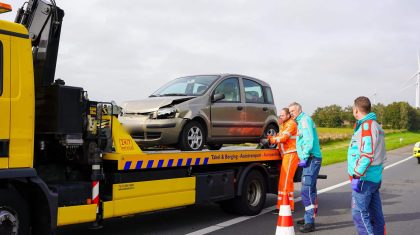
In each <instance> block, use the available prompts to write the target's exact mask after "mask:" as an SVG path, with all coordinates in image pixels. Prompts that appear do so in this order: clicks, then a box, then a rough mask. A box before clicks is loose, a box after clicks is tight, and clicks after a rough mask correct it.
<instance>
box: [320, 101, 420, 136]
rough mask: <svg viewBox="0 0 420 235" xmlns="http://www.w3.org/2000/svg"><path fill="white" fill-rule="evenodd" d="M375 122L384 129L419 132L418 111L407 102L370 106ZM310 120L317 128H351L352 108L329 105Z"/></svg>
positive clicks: (419, 110) (354, 120)
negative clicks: (374, 114) (374, 115)
mask: <svg viewBox="0 0 420 235" xmlns="http://www.w3.org/2000/svg"><path fill="white" fill-rule="evenodd" d="M372 112H375V113H376V117H377V121H378V123H380V124H381V125H382V127H383V128H386V129H407V130H420V109H416V108H414V107H412V106H410V105H409V104H408V103H407V102H394V103H391V104H388V105H384V104H381V103H378V104H376V105H373V106H372ZM312 119H313V120H314V122H315V123H316V124H317V126H319V127H334V128H336V127H353V125H354V123H355V122H356V119H355V118H354V117H353V108H352V106H347V107H341V106H339V105H336V104H334V105H329V106H325V107H319V108H317V109H316V110H315V112H314V113H313V114H312Z"/></svg>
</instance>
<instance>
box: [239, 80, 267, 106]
mask: <svg viewBox="0 0 420 235" xmlns="http://www.w3.org/2000/svg"><path fill="white" fill-rule="evenodd" d="M243 81H244V89H245V102H247V103H264V95H263V88H262V86H261V85H260V84H259V83H257V82H254V81H252V80H249V79H244V80H243Z"/></svg>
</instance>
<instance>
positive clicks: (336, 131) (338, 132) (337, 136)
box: [317, 127, 405, 144]
mask: <svg viewBox="0 0 420 235" xmlns="http://www.w3.org/2000/svg"><path fill="white" fill-rule="evenodd" d="M317 131H318V135H319V141H320V143H321V144H327V143H331V142H337V141H342V140H347V139H350V137H351V136H352V135H353V128H326V127H319V128H317ZM404 131H405V130H392V129H386V130H385V133H398V132H404Z"/></svg>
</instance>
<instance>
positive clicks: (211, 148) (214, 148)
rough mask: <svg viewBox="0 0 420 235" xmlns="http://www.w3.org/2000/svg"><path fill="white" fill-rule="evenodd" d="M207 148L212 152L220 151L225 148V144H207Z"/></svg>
mask: <svg viewBox="0 0 420 235" xmlns="http://www.w3.org/2000/svg"><path fill="white" fill-rule="evenodd" d="M207 147H208V148H209V149H210V150H220V149H221V148H222V147H223V144H207Z"/></svg>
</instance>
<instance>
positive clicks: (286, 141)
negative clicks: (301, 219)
mask: <svg viewBox="0 0 420 235" xmlns="http://www.w3.org/2000/svg"><path fill="white" fill-rule="evenodd" d="M297 132H298V128H297V123H296V121H295V120H293V119H289V120H287V121H286V122H284V123H283V124H282V125H281V127H280V131H279V133H278V134H277V135H276V136H275V137H273V138H272V139H271V142H272V143H274V142H275V143H277V144H278V148H279V151H280V153H281V155H282V157H283V159H282V163H281V166H280V168H281V169H280V179H279V185H278V198H277V209H280V205H281V202H282V199H283V197H285V196H286V197H289V203H290V208H291V209H292V210H294V209H295V201H294V194H293V192H294V185H293V177H294V175H295V172H296V169H297V167H298V163H299V158H298V156H297V152H296V137H297ZM284 193H286V195H284Z"/></svg>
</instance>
